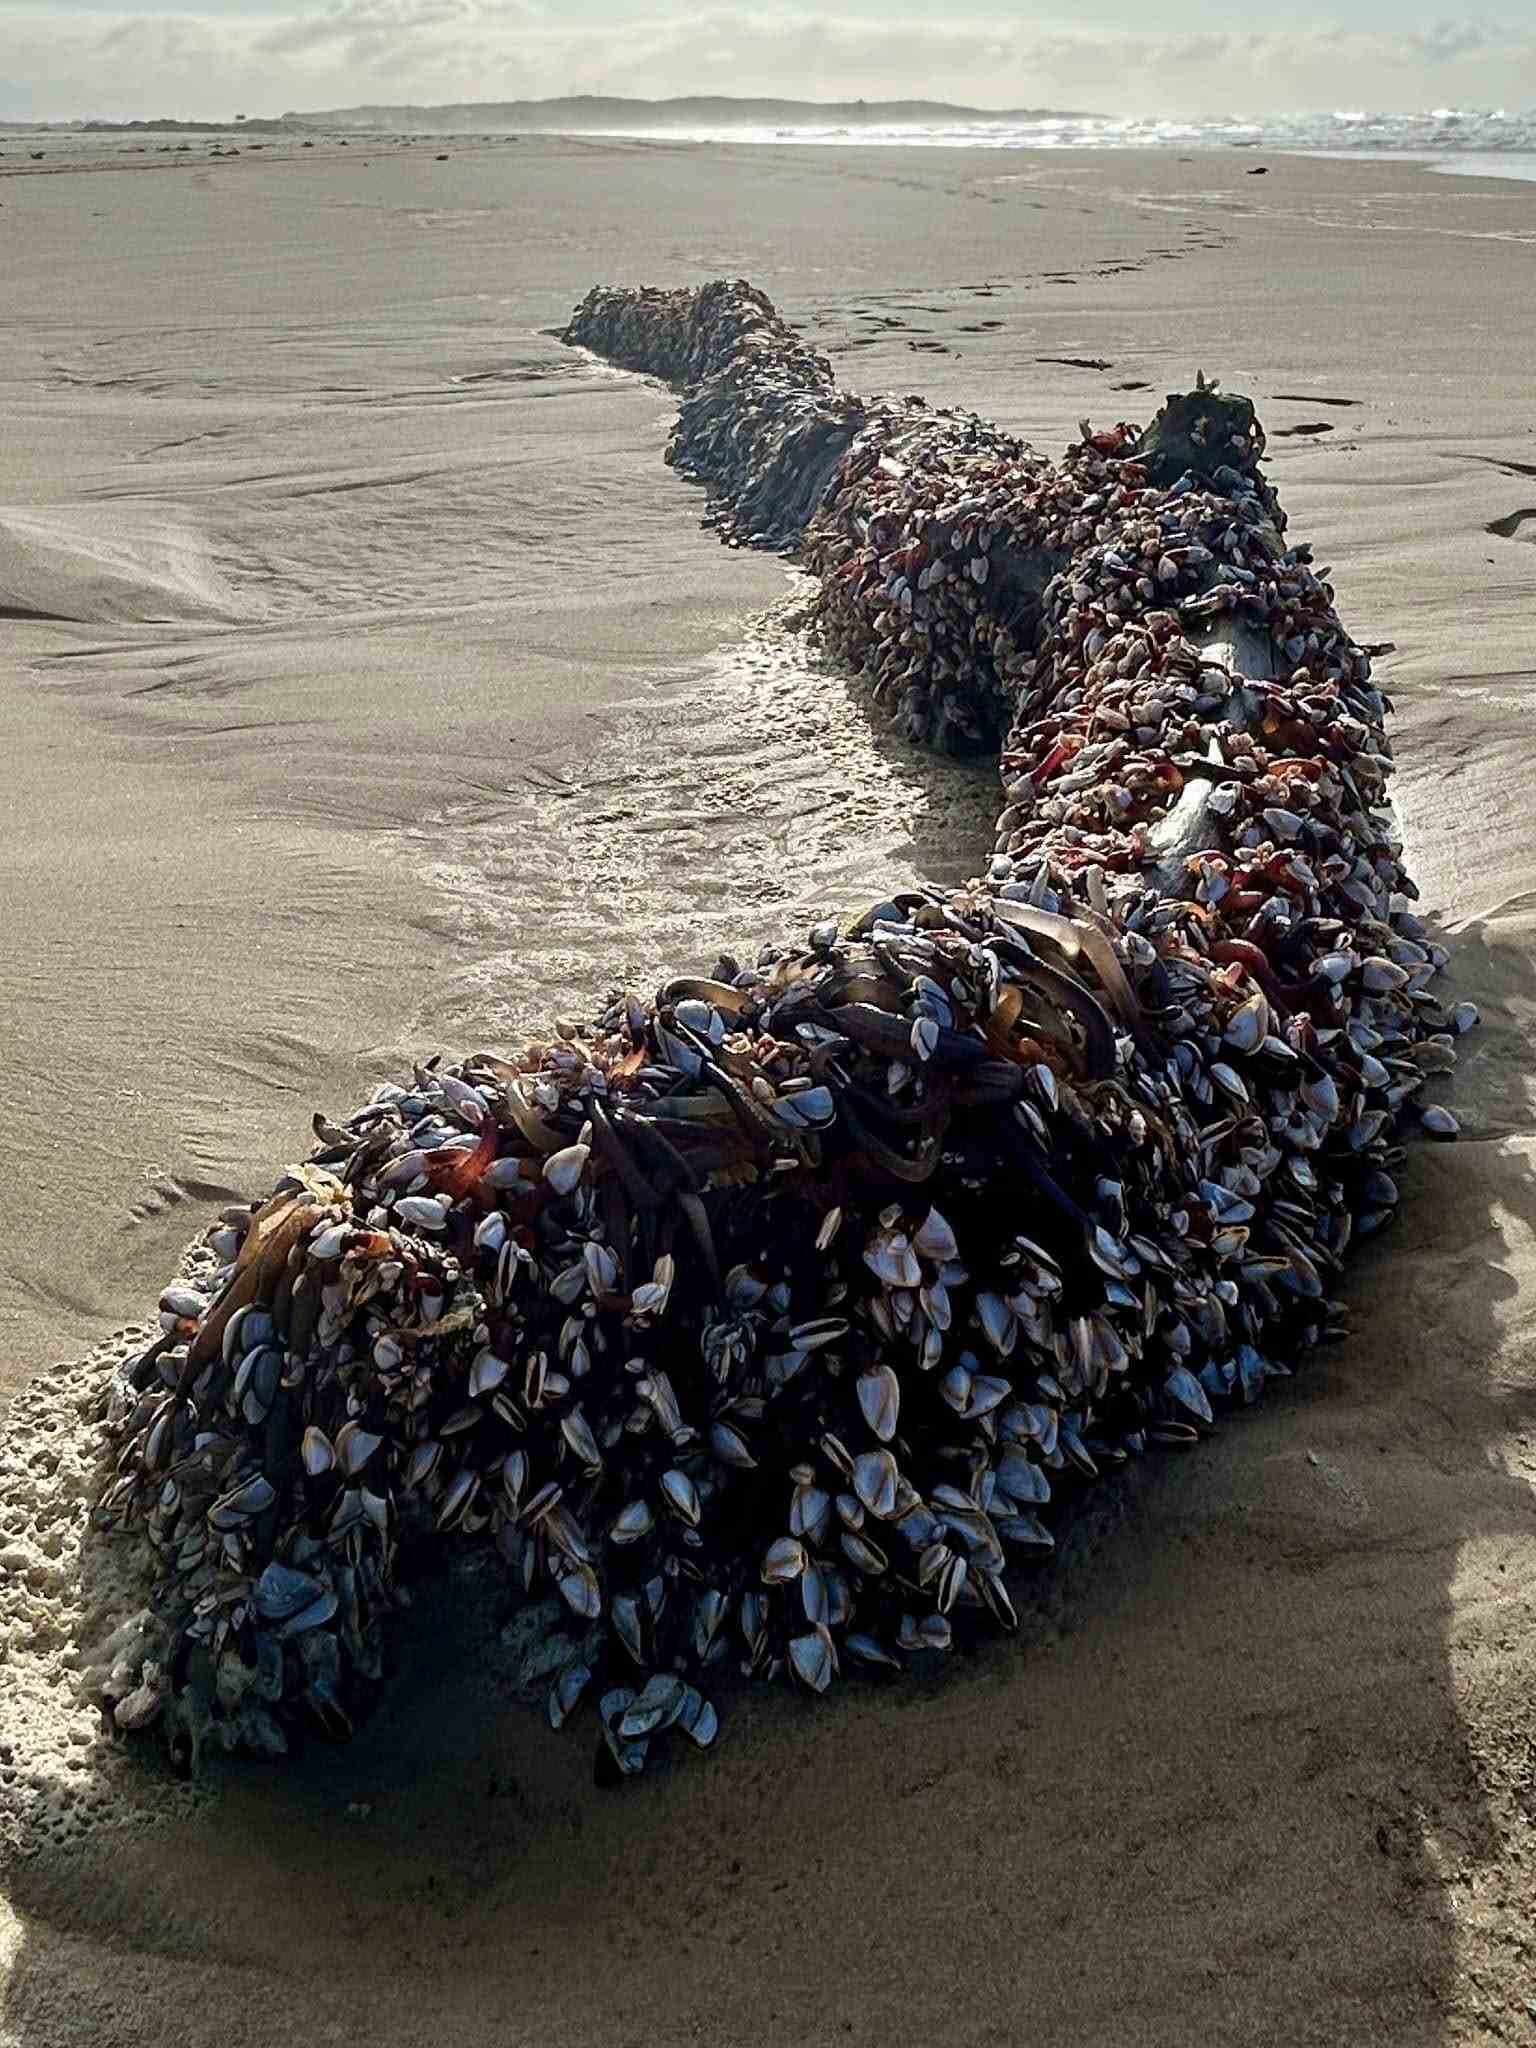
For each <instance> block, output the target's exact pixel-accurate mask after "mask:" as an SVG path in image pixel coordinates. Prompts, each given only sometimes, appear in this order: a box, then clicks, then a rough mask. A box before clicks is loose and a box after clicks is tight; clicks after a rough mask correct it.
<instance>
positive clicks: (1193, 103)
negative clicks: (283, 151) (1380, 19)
mask: <svg viewBox="0 0 1536 2048" xmlns="http://www.w3.org/2000/svg"><path fill="white" fill-rule="evenodd" d="M217 4H218V0H209V5H208V7H207V9H206V11H204V12H201V13H199V12H189V13H184V14H176V15H166V14H158V15H133V14H127V13H120V14H116V15H113V14H100V13H96V14H82V13H76V12H67V13H66V12H61V11H49V10H48V9H45V8H42V7H37V6H29V5H27V4H26V0H22V4H20V5H17V4H15V0H0V20H3V21H4V22H5V24H6V33H5V44H6V60H5V79H4V81H3V82H0V113H9V114H11V115H15V114H26V115H30V116H32V117H34V118H38V119H63V118H70V117H72V116H78V115H85V116H89V115H101V116H109V117H110V116H115V117H131V116H145V115H152V114H163V113H180V114H184V115H193V114H202V115H216V114H219V113H223V112H226V111H233V110H234V109H236V108H239V109H241V110H243V111H245V112H248V113H280V112H283V111H284V110H286V109H289V108H295V109H305V108H311V109H313V108H317V107H338V106H345V105H347V104H349V103H355V102H358V101H368V102H415V103H418V104H420V103H425V102H430V101H483V100H497V99H518V98H539V97H544V96H548V95H554V94H560V93H566V92H596V93H624V94H637V95H646V96H651V97H662V96H666V95H669V94H673V93H687V92H699V91H704V92H730V93H736V94H742V93H755V94H765V95H766V94H782V95H786V96H788V95H793V96H795V97H799V98H816V99H838V98H853V97H863V98H867V99H884V98H910V97H916V96H922V97H928V98H943V99H955V100H967V101H972V102H976V103H979V104H983V105H990V106H1003V105H1033V106H1040V105H1052V104H1054V105H1057V106H1068V107H1075V108H1082V109H1087V110H1090V111H1099V112H1103V113H1109V114H1115V113H1132V112H1135V113H1140V114H1143V115H1151V116H1163V117H1177V116H1181V115H1189V116H1195V115H1210V114H1213V113H1227V114H1232V115H1235V116H1239V117H1241V116H1243V115H1245V114H1253V113H1255V112H1264V111H1268V112H1277V111H1284V110H1297V111H1303V110H1309V109H1327V108H1329V107H1332V106H1335V105H1337V104H1338V103H1339V101H1340V99H1341V97H1342V98H1346V99H1348V100H1350V101H1353V102H1355V103H1363V104H1366V105H1369V106H1371V107H1373V108H1378V109H1382V110H1387V111H1393V110H1408V109H1412V108H1415V107H1425V106H1431V105H1439V104H1445V103H1447V102H1449V101H1456V102H1459V103H1460V104H1463V105H1479V104H1481V105H1490V106H1491V105H1508V104H1511V103H1517V102H1519V101H1521V100H1522V98H1523V99H1525V100H1527V101H1529V100H1536V29H1533V28H1531V27H1529V26H1527V25H1526V24H1525V23H1523V22H1522V23H1520V24H1519V25H1516V24H1515V23H1512V22H1504V23H1501V22H1499V21H1497V20H1491V19H1487V18H1483V17H1466V18H1459V17H1457V18H1446V19H1445V20H1442V21H1439V22H1435V23H1432V24H1430V25H1429V26H1427V27H1421V28H1418V29H1412V30H1410V29H1407V28H1402V29H1399V30H1396V31H1394V32H1392V33H1386V32H1381V33H1372V32H1365V31H1361V30H1356V29H1351V28H1348V27H1345V26H1343V25H1339V24H1333V25H1329V24H1326V23H1325V24H1321V25H1317V26H1312V27H1306V26H1297V25H1294V24H1289V23H1288V24H1287V25H1286V26H1285V27H1284V28H1283V29H1277V30H1275V31H1273V32H1270V31H1267V30H1263V29H1252V30H1248V29H1233V30H1226V31H1209V30H1191V31H1187V32H1186V31H1177V30H1174V29H1163V30H1158V31H1146V30H1143V31H1136V32H1127V33H1115V32H1111V31H1107V30H1101V31H1095V30H1088V29H1084V28H1081V27H1079V26H1077V25H1075V24H1072V23H1070V22H1068V21H1066V20H1061V21H1059V22H1057V23H1055V24H1053V23H1052V22H1051V21H1050V20H1049V19H1044V20H1042V19H1024V18H1022V17H1021V16H1019V15H1017V14H1009V15H1004V14H1001V13H998V12H992V13H988V12H987V11H986V9H987V7H988V6H989V5H990V4H991V0H972V4H973V6H975V8H976V10H977V11H976V12H975V14H974V15H973V16H972V17H970V18H968V17H967V15H966V13H965V11H964V7H965V0H961V5H960V11H959V12H956V13H942V12H927V11H925V10H923V9H920V8H919V7H918V5H917V4H916V0H909V4H908V5H906V6H905V7H903V5H902V0H888V4H887V5H886V6H884V7H883V8H882V9H881V10H880V11H879V12H878V13H876V12H870V13H864V14H860V13H857V12H853V11H848V12H843V13H837V12H832V13H822V12H818V11H815V10H813V8H812V7H811V6H810V5H809V4H808V0H778V4H775V0H759V4H757V5H754V6H750V7H749V6H744V5H722V6H713V7H710V6H705V7H692V6H689V5H688V4H687V0H606V4H605V0H332V4H331V5H329V6H326V7H324V8H323V9H321V10H319V11H316V10H314V9H313V8H310V7H304V6H302V5H301V4H299V0H293V4H292V5H291V6H290V7H289V8H288V9H287V11H279V10H278V8H274V6H273V0H261V5H262V6H263V8H264V9H265V11H263V12H257V11H255V0H249V4H250V5H251V11H249V12H245V13H242V12H240V11H238V10H239V8H240V4H241V0H231V4H232V6H233V7H234V9H235V10H236V11H233V12H230V13H227V14H221V13H219V12H217V11H216V9H217ZM843 4H844V6H845V7H847V8H856V7H857V6H858V5H859V4H860V0H843ZM1059 4H1062V5H1065V0H1059Z"/></svg>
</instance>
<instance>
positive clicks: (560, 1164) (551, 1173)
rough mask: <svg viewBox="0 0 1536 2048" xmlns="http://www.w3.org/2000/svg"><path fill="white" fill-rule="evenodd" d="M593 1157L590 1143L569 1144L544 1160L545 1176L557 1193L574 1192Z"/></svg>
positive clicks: (567, 1193)
mask: <svg viewBox="0 0 1536 2048" xmlns="http://www.w3.org/2000/svg"><path fill="white" fill-rule="evenodd" d="M591 1157H592V1147H591V1146H590V1145H567V1146H565V1147H564V1148H563V1149H562V1150H561V1151H559V1152H551V1153H550V1155H549V1157H548V1158H547V1159H546V1160H545V1162H544V1178H545V1179H546V1180H547V1181H548V1182H549V1185H550V1186H551V1187H552V1188H553V1189H554V1191H555V1193H556V1194H557V1195H569V1194H573V1193H574V1192H575V1190H576V1189H577V1187H578V1186H579V1185H580V1183H581V1177H582V1175H583V1174H584V1173H585V1172H586V1170H587V1161H588V1160H589V1159H590V1158H591Z"/></svg>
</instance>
